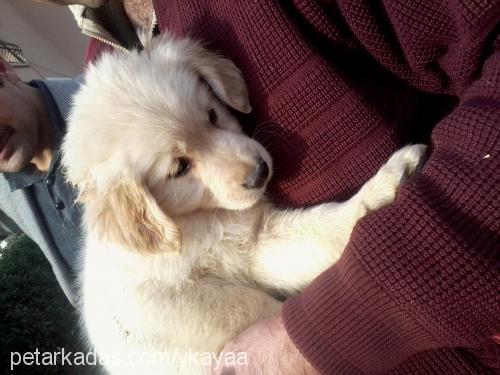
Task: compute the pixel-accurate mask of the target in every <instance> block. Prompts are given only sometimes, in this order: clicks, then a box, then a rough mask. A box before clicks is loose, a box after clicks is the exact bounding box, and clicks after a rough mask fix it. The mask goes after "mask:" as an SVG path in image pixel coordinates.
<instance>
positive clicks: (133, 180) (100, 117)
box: [62, 36, 272, 252]
mask: <svg viewBox="0 0 500 375" xmlns="http://www.w3.org/2000/svg"><path fill="white" fill-rule="evenodd" d="M227 107H231V108H233V109H234V110H237V111H240V112H244V113H248V112H250V110H251V107H250V104H249V101H248V94H247V90H246V86H245V83H244V81H243V79H242V77H241V73H240V71H239V70H238V69H237V68H236V66H235V65H234V64H233V63H232V62H230V61H229V60H227V59H224V58H222V57H220V56H218V55H216V54H213V53H211V52H209V51H207V50H205V49H203V48H202V47H201V46H199V45H198V44H196V43H194V42H192V41H189V40H186V39H184V40H174V39H172V38H171V37H169V36H163V37H161V38H157V39H155V40H153V41H152V42H151V45H149V46H148V47H147V48H146V49H145V50H144V51H142V52H133V53H130V54H125V53H113V54H107V55H104V56H103V57H102V58H101V60H100V61H99V62H97V63H96V64H95V65H93V66H91V67H90V68H89V70H88V72H87V75H86V79H85V84H84V86H83V87H82V89H81V91H80V92H79V93H78V94H77V95H76V96H75V99H74V108H73V111H72V113H71V116H70V122H69V125H68V132H67V134H66V137H65V139H64V142H63V147H62V148H63V165H64V167H65V169H66V174H67V178H68V180H69V181H70V182H71V183H73V184H74V185H75V186H77V188H78V189H79V191H80V197H81V200H82V201H83V202H84V203H85V205H86V217H87V221H88V222H89V223H90V226H91V230H95V231H97V232H98V233H99V235H100V237H101V238H104V239H105V240H109V241H111V242H114V243H117V244H120V245H122V246H125V247H127V248H130V249H134V250H140V251H146V252H157V251H161V250H172V249H179V248H180V245H181V235H180V232H179V229H178V228H177V226H176V224H175V218H176V217H178V216H180V215H185V214H189V213H192V212H194V211H197V210H204V209H212V208H223V209H245V208H248V207H251V206H252V205H254V204H255V203H256V202H258V201H259V200H260V199H261V198H262V195H263V193H264V190H265V187H266V185H267V182H268V180H269V179H270V177H271V169H272V162H271V157H270V156H269V154H268V153H267V151H266V150H265V149H264V148H263V147H262V146H261V145H260V144H259V143H257V142H256V141H254V140H253V139H251V138H249V137H248V136H246V135H245V134H244V133H243V131H242V129H241V127H240V125H239V123H238V122H237V120H236V119H235V118H234V116H233V115H232V114H231V112H230V111H229V110H228V108H227Z"/></svg>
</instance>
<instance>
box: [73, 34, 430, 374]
mask: <svg viewBox="0 0 500 375" xmlns="http://www.w3.org/2000/svg"><path fill="white" fill-rule="evenodd" d="M227 106H228V107H231V108H233V109H234V110H236V111H240V112H244V113H248V112H249V111H250V110H251V108H250V105H249V100H248V95H247V90H246V86H245V83H244V81H243V79H242V77H241V74H240V71H239V70H238V69H237V68H236V66H235V65H234V64H233V63H232V62H230V61H229V60H227V59H224V58H222V57H220V56H218V55H216V54H214V53H212V52H209V51H207V50H205V49H204V48H202V47H201V46H200V45H199V44H197V43H195V42H193V41H190V40H186V39H182V40H175V39H173V38H172V37H170V36H168V35H165V36H162V37H160V38H156V39H154V40H153V41H152V42H151V44H150V45H149V46H147V48H146V49H145V50H144V51H142V52H132V53H130V54H128V53H121V52H115V53H111V54H106V55H104V56H103V57H102V58H101V60H100V61H99V62H97V63H96V64H95V65H94V66H91V67H90V68H89V70H88V72H87V75H86V80H85V84H84V86H83V87H82V89H81V91H80V92H79V93H78V94H77V95H76V97H75V99H74V109H73V111H72V114H71V116H70V123H69V127H68V133H67V135H66V136H65V139H64V142H63V164H64V166H65V168H66V173H67V178H68V180H69V181H70V182H71V183H73V184H74V185H75V186H76V187H78V189H79V191H80V198H79V199H80V200H81V202H83V204H84V218H83V222H84V233H85V245H84V258H83V270H82V274H81V283H82V289H81V290H82V303H83V306H82V309H83V320H84V325H85V329H86V332H87V334H88V338H89V341H90V343H91V345H92V346H93V347H95V349H96V352H97V354H98V355H99V357H100V359H101V361H102V362H104V364H105V367H106V368H107V370H108V371H109V372H110V373H111V374H119V375H125V374H134V375H135V374H141V375H149V374H177V373H179V374H202V373H207V372H208V371H209V367H208V366H209V365H215V360H217V359H218V357H217V356H218V353H219V351H220V350H221V348H222V347H223V346H224V344H225V343H226V342H227V341H228V340H230V339H231V338H232V337H234V336H235V335H237V334H238V333H240V332H241V331H242V330H244V329H245V328H246V327H248V326H249V325H250V324H252V323H253V322H255V321H257V320H259V319H263V318H268V317H271V316H274V315H276V314H277V313H278V312H279V309H280V301H279V299H277V298H276V297H277V296H290V295H293V294H295V293H298V292H300V291H301V290H302V289H303V288H304V287H305V286H307V285H308V284H309V283H310V282H311V281H312V280H313V279H314V278H315V277H316V276H318V275H319V274H320V273H321V272H322V271H324V270H325V269H327V268H328V267H330V266H331V265H332V264H334V263H335V262H336V260H338V259H339V257H340V256H341V254H342V251H343V249H344V247H345V246H346V244H347V242H348V240H349V236H350V234H351V231H352V228H353V227H354V225H355V224H356V222H357V221H358V220H359V219H360V218H361V217H363V216H364V215H366V214H367V213H368V212H370V211H371V210H374V209H377V208H379V207H381V206H384V205H386V204H388V203H391V202H392V201H393V199H394V197H395V194H396V190H397V188H398V186H399V184H400V183H401V181H402V180H403V179H404V178H405V177H406V176H407V175H409V174H411V173H412V172H413V171H414V170H415V168H416V167H417V165H418V164H419V162H420V159H421V156H422V155H423V153H424V149H425V147H424V146H421V145H415V146H407V147H405V148H403V149H401V150H400V151H398V152H396V153H395V154H394V155H393V156H392V157H391V158H390V160H389V161H388V162H387V163H386V164H385V165H384V166H382V167H381V169H380V170H379V172H378V173H377V174H376V175H375V176H374V177H373V178H372V179H371V180H369V181H368V182H367V183H366V184H365V185H364V186H363V187H362V188H361V189H360V191H359V192H358V193H357V194H356V195H355V196H353V197H352V198H351V199H350V200H348V201H346V202H344V203H326V204H322V205H319V206H316V207H312V208H308V209H301V210H279V209H277V208H275V207H273V206H272V205H271V204H270V203H268V202H266V200H265V199H264V197H263V194H264V191H265V188H266V184H267V182H268V181H269V179H270V178H271V171H272V160H271V157H270V155H269V154H268V152H267V151H266V150H265V149H264V148H263V147H262V146H261V145H260V144H259V143H257V142H256V141H255V140H253V139H251V138H249V137H248V136H246V135H245V134H244V133H243V132H242V129H241V127H240V125H239V124H238V122H237V120H236V119H235V117H234V116H233V115H231V113H230V111H229V110H228V108H227ZM209 357H210V358H209ZM235 358H236V360H238V359H242V358H237V357H235ZM210 360H211V361H212V363H208V362H210ZM233 360H234V358H233Z"/></svg>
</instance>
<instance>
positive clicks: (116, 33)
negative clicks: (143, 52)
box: [69, 0, 142, 50]
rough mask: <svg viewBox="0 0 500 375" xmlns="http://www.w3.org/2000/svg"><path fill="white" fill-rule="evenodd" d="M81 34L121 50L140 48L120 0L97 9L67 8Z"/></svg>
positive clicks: (74, 6) (83, 7)
mask: <svg viewBox="0 0 500 375" xmlns="http://www.w3.org/2000/svg"><path fill="white" fill-rule="evenodd" d="M69 8H70V10H71V12H72V13H73V16H74V17H75V20H76V23H77V25H78V27H80V29H81V30H82V33H83V34H85V35H88V36H90V37H92V38H95V39H97V40H99V41H101V42H103V43H106V44H109V45H111V46H113V47H115V48H119V49H122V50H132V49H135V48H141V47H142V44H141V42H140V40H139V38H138V36H137V31H138V30H136V29H135V28H134V26H133V25H132V23H131V22H130V20H129V18H128V17H127V14H126V13H125V10H124V8H123V4H122V1H121V0H109V1H107V2H106V3H105V4H104V5H103V6H101V7H99V8H90V7H85V6H83V5H70V6H69Z"/></svg>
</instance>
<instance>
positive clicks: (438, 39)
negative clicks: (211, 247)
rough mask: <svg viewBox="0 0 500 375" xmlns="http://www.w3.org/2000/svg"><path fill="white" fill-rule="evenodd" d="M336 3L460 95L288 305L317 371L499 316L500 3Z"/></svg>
mask: <svg viewBox="0 0 500 375" xmlns="http://www.w3.org/2000/svg"><path fill="white" fill-rule="evenodd" d="M338 3H339V8H340V9H341V11H342V14H343V16H344V18H345V19H346V21H347V22H348V23H349V26H350V27H351V29H352V30H353V33H354V34H355V35H356V37H357V38H358V40H359V42H360V43H361V44H363V46H364V47H365V48H366V49H367V50H368V51H369V52H370V53H371V54H372V56H374V57H375V58H376V59H377V60H378V61H379V63H381V64H382V65H384V66H385V67H386V68H387V69H389V70H391V71H392V72H393V73H394V74H396V75H398V76H399V77H400V78H402V79H404V80H406V81H407V82H409V83H410V84H412V85H414V86H416V87H418V88H420V89H422V90H426V91H432V92H435V93H446V94H452V95H456V96H457V97H459V99H460V102H459V104H458V106H457V107H456V109H455V110H454V111H453V112H452V113H451V114H450V115H448V116H447V117H446V118H444V119H443V120H442V121H441V122H440V123H439V124H438V125H437V126H436V127H435V129H434V131H433V133H432V154H431V157H430V159H429V161H428V163H427V165H426V167H425V168H424V170H423V171H422V172H421V173H420V174H419V175H418V176H417V177H416V178H415V179H414V180H412V183H411V184H408V185H405V186H404V187H403V188H402V189H401V191H400V193H399V196H398V198H397V200H396V202H395V203H394V204H393V205H391V206H390V207H387V208H385V209H383V210H381V211H379V212H377V213H375V214H374V215H371V216H370V217H368V218H366V219H365V220H363V221H362V222H361V223H359V225H358V226H357V228H356V229H355V231H354V232H353V235H352V238H351V242H350V244H349V246H348V247H347V249H346V251H345V253H344V255H343V257H342V258H341V260H340V261H339V262H338V263H337V264H336V265H335V266H334V267H332V268H331V269H330V270H328V271H326V272H325V273H324V274H322V275H321V276H320V277H319V278H318V279H317V280H316V281H315V282H314V283H313V284H312V285H311V286H310V287H309V288H308V289H307V290H306V291H305V292H304V293H303V294H302V295H301V296H300V297H298V298H295V299H292V300H290V301H288V302H287V303H286V304H285V306H284V310H283V319H284V322H285V326H286V329H287V331H288V334H289V335H290V336H291V338H292V340H293V342H294V343H295V345H296V346H297V347H298V348H299V350H300V351H301V352H302V354H303V355H304V356H305V357H306V358H307V359H308V360H309V361H310V362H311V363H312V364H313V365H314V367H315V368H316V369H318V370H319V371H320V372H322V373H328V374H330V373H346V374H355V373H374V372H383V371H387V370H389V369H390V368H392V367H394V366H396V365H397V364H398V363H400V362H402V361H403V360H405V359H406V358H408V357H409V356H412V355H414V354H416V353H418V352H420V351H424V350H429V349H432V348H442V347H466V348H475V347H476V346H479V345H480V343H482V342H484V341H485V340H487V339H488V338H491V337H492V336H494V334H495V333H498V330H499V328H500V319H499V315H498V311H500V300H499V299H498V295H500V290H499V280H500V257H499V254H500V253H499V247H500V226H499V225H500V214H499V212H500V206H499V202H500V200H499V197H498V196H499V192H500V189H499V186H500V172H499V171H500V40H499V39H498V34H495V31H494V29H495V27H496V25H498V20H499V19H500V18H499V10H500V7H499V6H498V4H496V6H495V4H494V2H490V7H488V5H487V4H484V3H483V4H482V5H481V6H479V5H477V6H476V8H474V6H472V5H470V7H471V8H470V9H463V8H461V7H460V6H459V5H458V4H457V5H455V6H454V7H453V6H449V8H448V7H447V6H438V4H432V3H429V4H428V5H427V3H426V6H427V7H428V8H427V9H426V12H425V13H423V12H422V9H421V8H420V10H419V11H417V10H415V9H410V8H411V7H412V6H410V5H407V4H411V3H407V4H406V5H405V4H402V3H401V4H400V3H399V2H395V1H392V2H391V1H386V2H383V3H385V4H384V5H383V7H382V8H379V7H378V8H377V9H374V8H371V9H370V8H369V7H368V6H367V5H366V2H363V4H360V3H361V2H360V1H349V2H348V1H339V2H338ZM420 6H423V5H422V4H420ZM415 7H417V8H418V6H417V5H416V4H415ZM361 9H363V12H361V11H360V10H361ZM367 9H368V10H369V11H367ZM367 25H368V26H369V27H366V26H367ZM366 30H370V32H371V33H372V35H370V36H369V35H368V34H366V33H367V31H366ZM388 30H391V31H390V32H389V31H388ZM374 32H375V33H379V34H380V35H379V36H380V37H379V38H374V36H373V33H374Z"/></svg>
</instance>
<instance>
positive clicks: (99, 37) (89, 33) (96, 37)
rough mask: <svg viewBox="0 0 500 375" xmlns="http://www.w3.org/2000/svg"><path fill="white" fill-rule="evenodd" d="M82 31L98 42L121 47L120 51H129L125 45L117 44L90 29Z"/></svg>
mask: <svg viewBox="0 0 500 375" xmlns="http://www.w3.org/2000/svg"><path fill="white" fill-rule="evenodd" d="M82 33H83V34H85V35H87V36H89V37H91V38H94V39H97V40H98V41H99V42H102V43H104V44H107V45H109V46H112V47H114V48H118V49H121V50H122V51H127V52H130V51H129V50H128V49H126V48H125V47H123V46H122V45H121V44H118V43H115V42H112V41H111V40H109V39H106V38H104V37H102V36H100V35H98V34H94V33H93V32H91V31H87V30H82Z"/></svg>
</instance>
